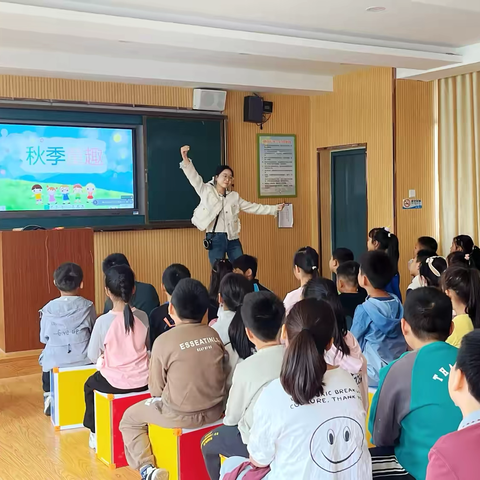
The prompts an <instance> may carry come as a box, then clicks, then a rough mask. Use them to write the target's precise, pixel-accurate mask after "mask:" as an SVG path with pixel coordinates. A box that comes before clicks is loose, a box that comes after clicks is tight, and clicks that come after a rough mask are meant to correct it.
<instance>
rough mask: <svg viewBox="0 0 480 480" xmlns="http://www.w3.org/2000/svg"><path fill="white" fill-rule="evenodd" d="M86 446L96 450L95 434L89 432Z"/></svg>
mask: <svg viewBox="0 0 480 480" xmlns="http://www.w3.org/2000/svg"><path fill="white" fill-rule="evenodd" d="M88 446H89V447H90V448H91V449H92V450H96V449H97V434H96V433H93V432H90V437H89V439H88Z"/></svg>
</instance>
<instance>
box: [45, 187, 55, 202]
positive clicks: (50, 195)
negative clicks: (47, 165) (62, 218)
mask: <svg viewBox="0 0 480 480" xmlns="http://www.w3.org/2000/svg"><path fill="white" fill-rule="evenodd" d="M56 193H57V189H56V188H55V187H52V186H49V185H47V195H48V203H50V204H53V203H57V200H56V198H55V194H56Z"/></svg>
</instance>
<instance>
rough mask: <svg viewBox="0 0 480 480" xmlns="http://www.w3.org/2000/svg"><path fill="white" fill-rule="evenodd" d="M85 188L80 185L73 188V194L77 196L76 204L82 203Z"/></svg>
mask: <svg viewBox="0 0 480 480" xmlns="http://www.w3.org/2000/svg"><path fill="white" fill-rule="evenodd" d="M82 191H83V188H82V186H81V185H80V184H79V183H76V184H75V185H74V186H73V194H74V195H75V203H81V201H82Z"/></svg>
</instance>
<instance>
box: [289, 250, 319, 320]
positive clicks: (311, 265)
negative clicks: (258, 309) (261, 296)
mask: <svg viewBox="0 0 480 480" xmlns="http://www.w3.org/2000/svg"><path fill="white" fill-rule="evenodd" d="M318 265H319V257H318V253H317V251H316V250H315V249H314V248H312V247H303V248H300V249H299V250H298V251H297V253H295V256H294V257H293V274H294V275H295V278H296V279H297V280H298V281H299V282H300V287H299V288H297V289H296V290H293V291H292V292H290V293H288V294H287V296H286V297H285V300H284V301H283V304H284V305H285V310H286V312H287V313H288V312H289V311H290V310H291V309H292V307H293V306H294V305H295V304H296V303H297V302H299V301H300V300H301V299H302V295H303V287H304V286H305V285H306V284H307V282H308V281H309V280H311V279H312V278H318V276H319V274H318Z"/></svg>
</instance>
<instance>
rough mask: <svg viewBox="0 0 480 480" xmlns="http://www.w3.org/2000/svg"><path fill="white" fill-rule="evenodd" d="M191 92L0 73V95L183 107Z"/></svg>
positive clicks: (186, 104)
mask: <svg viewBox="0 0 480 480" xmlns="http://www.w3.org/2000/svg"><path fill="white" fill-rule="evenodd" d="M192 95H193V94H192V89H191V88H182V87H159V86H156V85H133V84H126V83H113V82H93V81H88V80H68V79H63V78H37V77H20V76H13V75H0V98H27V99H37V100H64V101H74V102H98V103H112V104H115V103H117V104H123V105H126V104H129V105H150V106H157V107H181V108H187V107H191V106H192Z"/></svg>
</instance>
